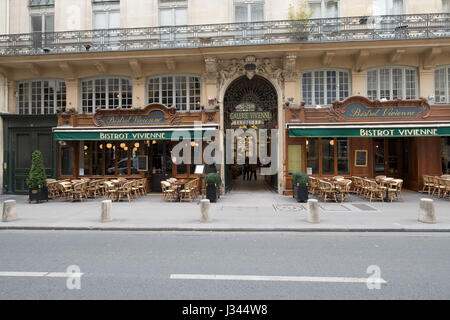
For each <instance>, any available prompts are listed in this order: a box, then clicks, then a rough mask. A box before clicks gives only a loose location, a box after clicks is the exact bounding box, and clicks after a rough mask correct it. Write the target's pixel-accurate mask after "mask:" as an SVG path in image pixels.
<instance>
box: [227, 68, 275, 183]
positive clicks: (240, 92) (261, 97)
mask: <svg viewBox="0 0 450 320" xmlns="http://www.w3.org/2000/svg"><path fill="white" fill-rule="evenodd" d="M277 123H278V95H277V92H276V89H275V87H274V86H273V85H272V83H271V82H270V81H269V80H267V79H265V78H263V77H261V76H258V75H254V76H253V77H252V78H251V79H250V78H249V77H247V76H241V77H239V78H237V79H235V80H234V81H233V82H232V83H231V84H230V85H229V86H228V88H227V90H226V92H225V95H224V128H225V129H233V130H234V131H233V132H234V135H233V138H232V139H233V141H227V139H226V138H225V139H224V143H225V146H224V150H225V153H227V152H232V153H233V157H232V158H233V159H234V161H233V163H226V164H225V189H226V190H227V191H229V190H230V189H231V188H234V189H239V190H252V191H253V190H258V189H265V185H268V186H270V187H271V188H273V186H275V188H276V186H277V175H276V174H275V175H272V176H260V175H259V172H260V171H261V162H262V161H261V160H260V158H259V156H260V155H259V145H260V143H261V141H258V139H259V131H260V130H261V129H267V130H268V132H267V137H268V143H267V144H266V146H267V151H268V153H269V156H270V150H271V148H270V138H271V137H270V134H271V132H270V129H275V128H276V127H277ZM238 130H241V131H238ZM225 136H226V134H225ZM231 146H234V148H231ZM239 157H241V160H242V159H245V160H246V161H245V162H246V164H248V166H244V165H243V164H240V163H238V159H239ZM225 159H227V157H226V155H225ZM255 166H256V172H257V173H256V174H257V176H256V179H255V176H254V173H253V172H254V170H255ZM248 168H250V169H251V171H252V177H253V179H249V180H247V179H245V176H244V173H245V171H246V170H248ZM233 185H234V186H233Z"/></svg>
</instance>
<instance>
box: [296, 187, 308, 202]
mask: <svg viewBox="0 0 450 320" xmlns="http://www.w3.org/2000/svg"><path fill="white" fill-rule="evenodd" d="M294 194H295V199H296V200H297V202H306V201H308V187H307V186H295V188H294Z"/></svg>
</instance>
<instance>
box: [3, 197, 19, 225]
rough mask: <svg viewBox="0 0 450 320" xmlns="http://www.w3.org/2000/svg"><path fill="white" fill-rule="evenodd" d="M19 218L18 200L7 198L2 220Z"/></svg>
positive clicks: (4, 203) (7, 220) (8, 220)
mask: <svg viewBox="0 0 450 320" xmlns="http://www.w3.org/2000/svg"><path fill="white" fill-rule="evenodd" d="M15 220H17V210H16V200H6V201H5V202H3V215H2V222H10V221H15Z"/></svg>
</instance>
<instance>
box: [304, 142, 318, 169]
mask: <svg viewBox="0 0 450 320" xmlns="http://www.w3.org/2000/svg"><path fill="white" fill-rule="evenodd" d="M306 167H307V170H306V171H307V172H308V168H310V170H311V173H312V174H319V139H317V138H313V139H308V140H306Z"/></svg>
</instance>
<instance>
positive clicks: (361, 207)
mask: <svg viewBox="0 0 450 320" xmlns="http://www.w3.org/2000/svg"><path fill="white" fill-rule="evenodd" d="M352 206H354V207H356V208H358V209H359V210H362V211H377V209H375V208H374V207H371V206H369V205H367V204H364V203H355V204H352Z"/></svg>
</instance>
